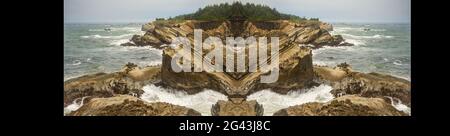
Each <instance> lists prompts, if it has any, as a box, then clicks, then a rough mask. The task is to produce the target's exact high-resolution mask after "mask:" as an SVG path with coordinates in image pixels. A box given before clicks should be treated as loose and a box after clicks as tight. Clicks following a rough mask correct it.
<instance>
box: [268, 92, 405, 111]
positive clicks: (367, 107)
mask: <svg viewBox="0 0 450 136" xmlns="http://www.w3.org/2000/svg"><path fill="white" fill-rule="evenodd" d="M406 115H407V114H406V113H404V112H401V111H398V110H397V109H395V108H394V107H393V106H392V105H391V104H389V103H387V102H386V101H385V100H383V99H380V98H365V97H359V96H355V95H345V96H342V97H338V98H336V99H333V100H332V101H330V102H327V103H318V102H312V103H306V104H302V105H297V106H291V107H289V108H286V109H281V110H279V111H277V112H275V113H274V116H406Z"/></svg>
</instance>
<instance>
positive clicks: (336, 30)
mask: <svg viewBox="0 0 450 136" xmlns="http://www.w3.org/2000/svg"><path fill="white" fill-rule="evenodd" d="M333 29H334V30H333V31H334V32H338V33H343V32H348V31H356V32H361V31H364V32H370V31H374V32H383V31H386V29H372V28H365V27H334V28H333ZM365 29H366V30H365ZM367 29H369V30H367Z"/></svg>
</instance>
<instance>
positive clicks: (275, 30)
mask: <svg viewBox="0 0 450 136" xmlns="http://www.w3.org/2000/svg"><path fill="white" fill-rule="evenodd" d="M194 29H202V30H204V31H205V36H219V37H220V38H221V39H225V37H244V38H245V37H249V36H255V37H261V36H266V37H271V36H280V35H279V33H284V34H288V35H289V36H292V37H291V38H295V40H293V41H295V42H294V43H296V44H312V45H314V48H320V47H322V46H351V45H352V44H350V43H347V42H344V39H343V38H342V36H340V35H331V34H330V33H329V31H332V30H333V27H332V25H331V24H328V23H323V22H320V21H308V22H291V21H287V20H276V21H246V20H233V19H230V20H226V21H198V20H185V21H182V22H179V21H163V22H161V21H154V22H150V23H147V24H144V25H143V26H142V29H141V30H142V31H145V32H146V33H145V34H144V35H142V36H140V35H135V36H133V38H131V40H130V41H131V42H128V43H124V44H122V46H152V47H155V48H162V47H161V45H163V44H169V43H171V41H172V39H173V38H174V37H178V36H184V37H186V36H192V34H193V31H194Z"/></svg>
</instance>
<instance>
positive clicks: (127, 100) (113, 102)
mask: <svg viewBox="0 0 450 136" xmlns="http://www.w3.org/2000/svg"><path fill="white" fill-rule="evenodd" d="M200 115H201V114H200V113H199V112H197V111H195V110H193V109H189V108H186V107H183V106H177V105H173V104H169V103H164V102H155V103H147V102H144V101H142V100H140V99H138V98H136V97H133V96H130V95H118V96H115V97H109V98H93V99H91V100H90V101H89V102H87V103H85V104H84V105H83V106H81V107H80V108H79V109H77V110H76V111H73V112H71V113H69V116H200Z"/></svg>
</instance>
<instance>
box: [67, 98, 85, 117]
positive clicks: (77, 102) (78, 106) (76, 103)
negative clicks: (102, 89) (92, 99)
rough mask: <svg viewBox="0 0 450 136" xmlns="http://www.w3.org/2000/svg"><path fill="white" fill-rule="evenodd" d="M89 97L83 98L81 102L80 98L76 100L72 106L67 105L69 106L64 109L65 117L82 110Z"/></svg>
mask: <svg viewBox="0 0 450 136" xmlns="http://www.w3.org/2000/svg"><path fill="white" fill-rule="evenodd" d="M87 97H89V96H85V97H82V98H81V101H80V98H78V99H75V100H74V101H73V102H72V104H70V105H67V106H66V107H65V108H64V115H67V114H69V113H70V112H72V111H75V110H77V109H78V108H80V107H81V106H83V103H84V99H85V98H87Z"/></svg>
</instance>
